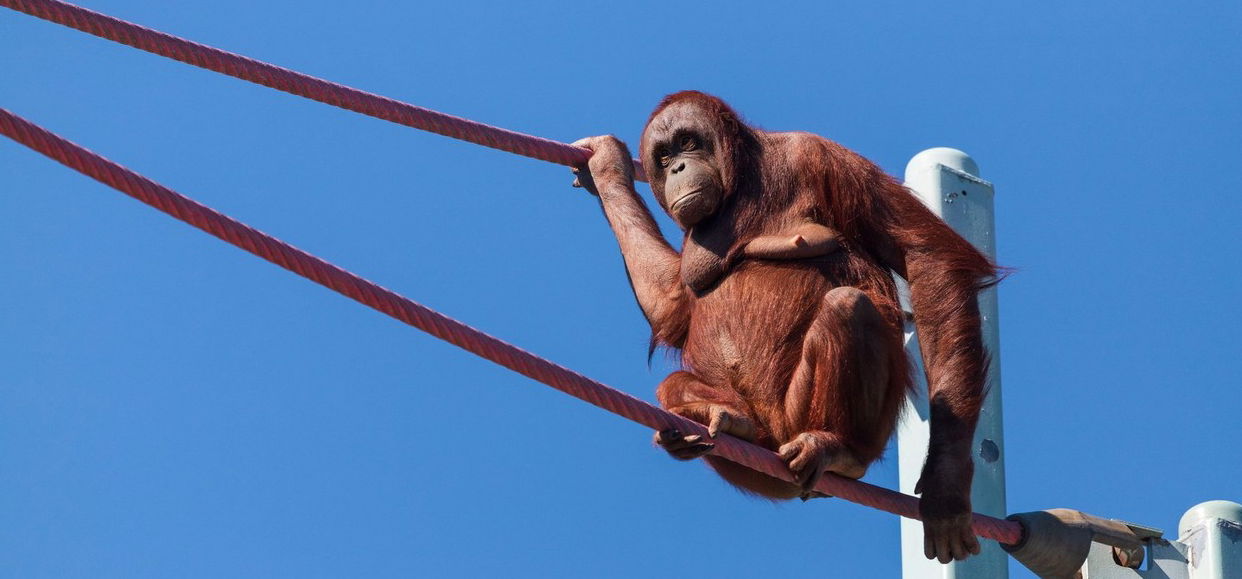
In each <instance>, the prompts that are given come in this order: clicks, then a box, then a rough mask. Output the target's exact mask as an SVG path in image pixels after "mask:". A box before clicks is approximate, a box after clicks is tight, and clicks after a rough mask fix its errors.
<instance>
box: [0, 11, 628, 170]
mask: <svg viewBox="0 0 1242 579" xmlns="http://www.w3.org/2000/svg"><path fill="white" fill-rule="evenodd" d="M0 6H5V7H8V8H11V9H13V10H16V11H18V12H25V13H26V14H29V15H31V16H35V17H37V18H42V19H44V20H48V21H50V22H55V23H57V24H61V25H64V26H68V27H70V28H75V29H77V30H81V31H82V32H86V33H88V34H93V35H95V36H98V37H100V38H106V39H108V40H112V41H114V42H119V43H121V44H125V45H128V46H132V47H134V48H137V49H139V50H144V51H146V52H150V53H152V54H158V55H160V56H165V57H168V58H171V59H173V60H177V61H180V62H184V63H186V64H190V65H194V66H197V67H199V68H205V69H207V70H213V71H215V72H218V73H221V74H225V75H228V76H231V77H234V78H239V79H241V80H245V81H249V82H253V83H255V84H261V85H263V86H266V87H269V88H274V89H276V90H279V91H283V92H287V93H289V94H295V95H298V96H300V97H305V98H308V99H311V100H315V101H319V102H321V103H325V104H329V105H332V106H334V107H340V108H343V109H346V110H351V111H354V112H357V113H362V114H364V115H367V116H371V117H375V118H377V119H383V120H386V121H391V122H394V123H397V124H399V125H405V126H407V127H413V128H415V129H421V130H424V131H428V132H432V133H436V134H439V135H444V136H446V137H451V138H454V139H459V140H462V141H468V142H471V143H475V144H477V145H483V146H484V147H490V148H493V149H499V150H501V151H508V152H510V153H516V154H518V155H523V156H526V157H530V158H532V159H539V160H541V161H548V162H551V163H558V164H561V165H567V166H570V167H573V166H577V165H582V164H584V163H586V161H587V159H590V158H591V151H589V150H587V149H583V148H581V147H575V146H573V145H570V144H566V143H561V142H559V141H553V140H551V139H545V138H543V137H536V136H534V135H527V134H525V133H519V132H516V131H510V130H508V129H502V128H499V127H494V126H491V125H487V124H484V123H480V122H478V121H472V120H469V119H463V118H461V117H455V116H453V115H449V114H445V113H441V112H438V111H433V110H431V109H427V108H423V107H420V106H416V105H412V104H409V103H404V102H401V101H398V100H395V99H391V98H388V97H384V96H380V95H377V94H372V93H369V92H365V91H361V90H358V89H356V88H351V87H348V86H345V85H341V84H337V83H335V82H331V81H328V80H324V79H321V78H317V77H313V76H310V75H308V74H302V73H300V72H295V71H292V70H289V69H287V68H282V67H279V66H276V65H273V64H268V63H266V62H262V61H259V60H255V59H253V58H249V57H245V56H242V55H240V54H234V53H232V52H228V51H225V50H220V49H218V48H213V47H210V46H207V45H205V44H199V43H197V42H194V41H191V40H186V39H184V38H180V37H177V36H173V35H171V34H167V33H164V32H160V31H158V30H152V29H150V28H146V27H144V26H139V25H137V24H134V23H132V22H126V21H124V20H121V19H119V18H113V17H111V16H108V15H106V14H100V13H99V12H95V11H92V10H87V9H86V8H82V7H81V6H75V5H73V4H69V3H67V2H61V1H59V0H0ZM634 172H635V178H636V179H638V180H640V181H644V180H646V178H645V177H644V176H643V171H642V164H641V163H639V162H638V161H637V160H635V161H634Z"/></svg>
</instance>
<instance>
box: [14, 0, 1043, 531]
mask: <svg viewBox="0 0 1242 579" xmlns="http://www.w3.org/2000/svg"><path fill="white" fill-rule="evenodd" d="M6 1H8V0H6ZM0 133H3V134H4V135H6V136H8V137H9V138H11V139H13V140H15V141H17V142H19V143H21V144H23V145H26V146H27V147H30V148H31V149H34V150H35V151H38V152H40V153H42V154H44V155H47V156H48V157H51V158H52V159H55V160H56V161H59V162H60V163H62V164H64V165H65V166H67V167H69V168H71V169H74V170H76V171H78V172H80V173H82V174H84V175H86V176H88V177H91V178H93V179H95V180H97V181H100V182H102V183H104V184H105V185H108V186H110V187H113V188H115V189H117V190H119V191H121V192H123V193H125V194H127V195H129V196H131V197H133V198H135V199H137V200H139V201H142V202H143V203H146V204H148V205H150V206H152V207H155V208H156V209H159V210H160V211H163V212H165V213H167V214H169V215H171V216H173V217H175V218H177V219H180V220H182V221H184V222H186V223H189V224H190V225H193V226H194V227H197V228H199V229H201V230H203V231H206V232H207V233H210V234H211V235H214V236H216V237H218V238H220V239H222V240H224V241H226V242H228V243H231V244H233V245H235V246H237V247H239V248H241V249H244V250H246V251H248V252H250V253H252V254H254V255H256V256H258V257H261V258H263V259H265V260H267V261H270V262H272V263H274V264H276V265H279V266H281V267H283V268H285V269H287V270H289V271H292V272H294V273H296V274H298V275H300V276H302V277H305V278H307V279H310V280H311V281H314V282H316V283H319V284H321V285H323V286H325V287H327V288H329V289H332V290H334V291H336V292H339V293H341V294H343V295H345V296H348V297H350V298H353V299H354V300H357V301H358V302H360V303H362V304H364V305H367V306H370V307H372V308H374V309H376V310H379V311H381V312H383V313H385V314H388V315H389V316H392V317H394V318H396V319H398V320H401V321H402V322H405V323H407V324H409V325H411V326H414V327H415V328H418V329H420V330H422V331H424V332H427V333H429V334H431V335H433V336H435V337H437V338H440V339H441V340H444V341H446V342H448V343H450V344H453V345H456V346H458V347H460V348H462V349H465V350H467V351H469V352H472V353H474V354H476V355H478V356H480V357H482V358H486V359H488V360H491V361H493V362H495V363H497V364H500V365H501V366H504V367H506V368H509V369H510V370H513V371H515V372H518V373H519V374H522V375H524V376H527V377H529V378H532V379H534V380H536V381H539V382H542V383H544V384H547V385H549V386H551V387H553V388H556V389H557V390H560V391H562V392H564V393H566V394H569V395H571V396H574V397H576V398H579V399H581V400H584V401H586V402H589V403H591V404H594V405H595V406H598V407H600V408H603V409H604V410H607V411H609V412H613V413H615V414H618V415H621V416H624V417H625V418H628V419H630V420H633V421H634V422H637V423H639V424H642V425H644V426H647V427H649V428H652V429H655V430H665V429H668V428H676V429H678V430H680V431H682V432H684V433H686V434H699V435H702V436H707V429H706V428H705V427H704V426H703V425H701V424H698V423H696V422H693V421H690V420H687V419H685V418H682V417H680V416H677V415H675V414H671V413H669V412H666V411H664V410H661V409H660V408H656V407H655V406H652V405H651V404H648V403H646V402H644V401H642V400H639V399H637V398H635V397H633V396H630V395H629V394H626V393H624V392H621V391H618V390H614V389H612V388H609V387H608V386H605V385H604V384H601V383H599V382H596V381H594V380H591V379H590V378H587V377H586V376H583V375H581V374H578V373H577V372H574V371H572V370H569V369H568V368H564V367H562V366H559V365H557V364H554V363H552V362H549V361H548V360H545V359H543V358H540V357H538V356H535V355H534V354H531V353H529V352H526V351H525V350H522V349H520V348H518V347H516V346H513V345H511V344H508V343H506V342H503V341H501V340H499V339H497V338H494V337H492V336H489V335H487V334H485V333H483V332H480V331H478V330H476V329H474V328H471V327H469V326H467V325H465V324H463V323H461V322H458V321H457V320H454V319H452V318H449V317H447V316H445V315H443V314H441V313H439V312H436V311H434V310H431V309H429V308H427V307H425V306H423V305H420V304H418V303H415V302H413V301H411V300H409V299H407V298H405V297H402V296H401V295H399V294H397V293H396V292H393V291H391V290H388V289H385V288H383V287H380V286H379V285H377V284H375V283H372V282H369V281H367V280H365V279H363V278H361V277H358V276H357V275H354V274H352V273H350V272H348V271H345V270H343V269H341V268H339V267H337V266H335V265H332V264H330V263H328V262H326V261H324V260H322V259H319V258H317V257H315V256H313V255H311V254H309V253H306V252H304V251H302V250H300V249H297V248H295V247H293V246H291V245H289V244H287V243H285V242H283V241H280V240H278V239H276V238H274V237H271V236H268V235H266V234H264V233H262V232H260V231H258V230H256V229H253V228H251V227H249V226H247V225H245V224H243V223H241V222H239V221H236V220H234V219H232V218H230V217H228V216H226V215H224V214H222V213H219V212H217V211H215V210H213V209H210V208H208V207H206V206H204V205H201V204H199V203H197V202H195V201H193V200H192V199H190V198H188V197H185V196H182V195H180V194H178V193H176V192H174V191H172V190H171V189H168V188H166V187H164V186H162V185H160V184H158V183H156V182H154V181H151V180H150V179H147V178H146V177H143V176H141V175H139V174H137V173H134V172H133V171H130V170H129V169H126V168H124V167H122V166H120V165H118V164H116V163H113V162H111V161H108V160H107V159H104V158H103V157H100V156H99V155H96V154H94V153H92V152H90V151H88V150H86V149H84V148H82V147H80V146H78V145H76V144H74V143H71V142H69V141H67V140H65V139H63V138H61V137H59V136H56V135H54V134H52V133H51V132H49V131H47V130H45V129H43V128H41V127H38V126H36V125H34V124H32V123H30V122H29V121H27V120H25V119H23V118H21V117H19V116H17V115H14V114H13V113H11V112H9V111H7V110H5V109H2V108H0ZM715 443H716V447H715V449H714V450H713V453H714V454H716V455H717V456H721V457H724V458H727V459H729V460H731V461H733V462H736V463H739V464H742V465H745V466H747V467H750V468H752V469H755V470H757V471H759V472H762V473H764V474H767V475H769V476H772V477H775V478H778V479H781V480H785V481H792V480H793V475H792V474H791V473H790V472H789V470H788V469H787V468H786V467H785V464H784V463H783V462H782V461H781V460H780V458H779V457H777V456H776V454H774V453H772V452H771V451H769V450H767V449H764V448H760V447H758V446H755V445H753V444H750V443H749V442H746V441H743V440H741V439H738V438H734V437H732V436H729V435H727V434H721V435H719V436H717V438H716V439H715ZM815 488H816V490H818V491H820V492H823V493H826V494H830V495H833V496H836V497H840V498H843V499H846V500H849V501H852V502H855V503H858V504H861V505H866V506H869V507H873V508H877V509H880V510H883V511H888V512H890V513H893V514H897V515H901V516H903V517H909V518H912V519H918V518H919V509H918V499H917V498H915V497H912V496H909V495H904V494H902V493H899V492H896V491H892V490H889V489H885V488H881V487H877V486H874V485H871V484H867V483H864V482H861V481H856V480H850V479H846V478H842V477H839V476H836V475H833V474H828V475H825V476H824V477H823V478H821V479H820V482H819V484H818V485H817V486H816V487H815ZM973 527H974V531H975V533H976V534H978V535H980V536H982V537H986V538H989V539H994V540H996V541H999V542H1001V543H1005V544H1010V545H1012V544H1016V543H1017V542H1018V541H1019V540H1020V539H1021V525H1019V524H1018V523H1016V522H1013V521H1005V520H1001V519H996V518H993V517H989V516H987V515H981V514H978V513H976V514H975V515H974V522H973Z"/></svg>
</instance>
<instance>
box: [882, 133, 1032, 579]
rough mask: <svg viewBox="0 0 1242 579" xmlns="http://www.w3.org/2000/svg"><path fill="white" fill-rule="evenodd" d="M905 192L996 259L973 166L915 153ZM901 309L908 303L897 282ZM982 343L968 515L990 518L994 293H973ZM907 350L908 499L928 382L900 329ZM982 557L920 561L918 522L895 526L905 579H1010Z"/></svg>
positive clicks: (992, 550)
mask: <svg viewBox="0 0 1242 579" xmlns="http://www.w3.org/2000/svg"><path fill="white" fill-rule="evenodd" d="M906 186H907V187H909V188H910V189H911V190H912V191H913V192H914V193H915V195H917V196H918V198H919V199H920V200H922V201H923V203H924V204H925V205H927V206H928V207H929V208H931V210H932V211H933V212H935V213H936V215H939V216H940V217H941V218H942V219H944V220H945V222H947V223H948V224H949V225H950V226H951V227H953V229H954V230H956V231H957V232H958V233H959V234H961V235H962V236H963V237H965V238H966V239H967V240H969V241H970V242H971V243H973V244H975V247H978V248H979V249H980V250H981V251H983V252H984V253H985V254H987V255H988V256H990V257H993V258H995V257H996V239H995V238H996V236H995V230H996V227H995V223H994V219H993V212H992V193H993V191H992V184H991V183H989V182H987V181H984V180H983V179H980V178H979V167H978V165H976V164H975V162H974V160H973V159H971V158H970V156H968V155H967V154H966V153H963V152H961V151H958V150H957V149H950V148H947V147H938V148H935V149H928V150H926V151H923V152H921V153H919V154H918V155H915V156H914V158H912V159H910V162H909V164H907V165H906ZM898 285H899V286H900V288H901V290H902V302H903V307H905V308H907V311H909V303H910V302H909V297H908V295H907V291H906V287H905V284H904V282H902V280H900V279H898ZM979 312H980V314H981V315H982V321H983V343H984V345H986V346H987V349H988V352H990V353H991V360H992V363H991V366H990V367H989V368H988V376H989V387H990V390H989V392H988V397H987V399H986V401H985V402H984V405H983V411H982V414H981V415H980V417H979V427H978V429H977V431H976V433H975V440H974V446H973V447H972V448H973V452H972V455H973V457H974V460H975V479H974V485H973V487H972V491H971V502H972V503H973V507H974V510H975V511H977V512H980V513H984V514H987V515H991V516H994V517H1004V516H1005V514H1006V513H1005V456H1004V452H1005V444H1004V438H1003V432H1002V424H1001V384H1000V355H999V352H1000V348H999V346H1000V339H999V338H1000V336H999V325H998V320H997V304H996V289H995V288H993V289H989V290H987V291H984V292H982V293H981V294H980V295H979ZM905 335H906V350H907V351H908V352H909V355H910V359H911V360H912V361H913V362H914V366H915V368H914V372H915V382H916V387H917V389H918V393H919V395H918V396H917V397H916V398H914V399H911V400H909V401H907V407H906V414H905V417H904V418H903V420H902V423H901V424H900V425H898V427H897V454H898V468H899V470H900V479H901V485H900V486H901V492H903V493H907V494H913V493H914V485H915V483H916V482H918V478H919V473H920V472H921V470H922V468H923V459H924V458H925V457H926V455H927V440H928V424H927V419H928V411H927V383H926V379H925V377H924V374H923V365H922V356H921V354H920V353H919V346H918V336H917V335H916V334H915V332H914V327H913V325H912V324H909V323H907V324H906V333H905ZM981 543H982V546H983V551H982V552H981V553H980V554H979V555H976V556H974V557H971V558H970V559H967V560H966V561H960V562H953V563H950V564H948V565H942V564H940V563H939V562H937V561H929V560H927V558H926V557H924V556H923V524H922V523H920V522H918V521H913V520H910V519H902V521H901V560H902V577H904V579H1004V578H1006V577H1008V576H1009V570H1008V569H1009V566H1008V558H1007V557H1006V555H1005V552H1004V551H1002V550H1001V548H1000V546H999V545H998V544H997V543H996V542H994V541H981Z"/></svg>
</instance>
